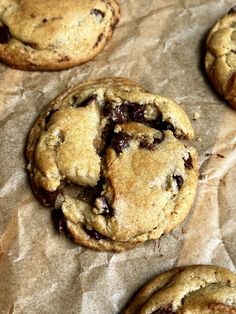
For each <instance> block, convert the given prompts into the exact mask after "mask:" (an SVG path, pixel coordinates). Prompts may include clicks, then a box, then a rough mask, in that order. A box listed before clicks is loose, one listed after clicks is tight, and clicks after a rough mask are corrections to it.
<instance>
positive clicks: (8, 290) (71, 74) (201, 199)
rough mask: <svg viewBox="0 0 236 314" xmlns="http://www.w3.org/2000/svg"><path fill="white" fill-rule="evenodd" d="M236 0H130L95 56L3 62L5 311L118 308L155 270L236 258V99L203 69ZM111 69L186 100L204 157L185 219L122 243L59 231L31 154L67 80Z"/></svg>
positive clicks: (0, 303) (1, 258)
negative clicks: (82, 60)
mask: <svg viewBox="0 0 236 314" xmlns="http://www.w3.org/2000/svg"><path fill="white" fill-rule="evenodd" d="M233 5H235V1H227V0H224V1H223V0H222V1H220V0H211V1H209V0H198V1H197V0H159V1H157V0H125V1H122V3H121V12H122V17H121V21H120V23H119V24H118V27H117V29H116V31H115V33H114V36H113V39H112V41H111V42H110V43H109V44H108V45H107V47H106V48H105V50H104V51H103V52H102V53H100V54H99V55H98V56H97V57H96V58H95V59H94V60H92V61H90V62H88V63H86V64H84V65H82V66H79V67H76V68H73V69H71V70H67V71H62V72H51V73H48V72H34V73H32V72H23V71H18V70H13V69H10V68H8V67H7V66H4V65H2V64H0V95H1V97H0V118H1V122H0V134H1V136H0V169H1V176H0V183H1V190H0V197H1V200H0V215H1V220H0V313H17V314H19V313H22V314H23V313H24V314H25V313H27V314H30V313H40V314H42V313H50V314H51V313H57V314H60V313H61V314H62V313H63V314H64V313H81V314H90V313H99V314H100V313H102V314H104V313H119V311H120V310H121V309H122V307H123V306H124V305H125V304H126V302H127V301H128V300H129V298H130V297H131V296H132V294H133V293H134V292H135V291H136V290H137V289H138V288H139V287H140V286H141V285H142V284H143V283H144V282H146V281H147V280H149V279H150V278H151V277H153V276H155V275H156V274H158V273H160V272H162V271H164V270H166V269H169V268H171V267H173V266H177V265H187V264H198V263H203V264H215V265H220V266H225V267H227V268H229V269H231V270H235V266H236V202H235V196H236V178H235V174H236V127H235V126H236V111H233V110H232V109H231V108H230V107H229V106H227V105H226V103H225V102H224V100H223V99H221V98H220V97H218V96H217V94H216V93H215V91H214V90H213V88H212V87H211V86H210V85H209V83H208V80H207V79H206V78H205V72H204V69H203V53H204V47H203V44H204V39H205V36H206V33H207V32H208V30H209V29H210V28H211V26H212V25H213V24H214V23H215V22H216V20H217V19H218V18H219V17H221V16H222V15H224V14H225V13H226V12H227V11H228V10H229V9H230V8H231V7H232V6H233ZM109 76H122V77H128V78H130V79H133V80H135V81H137V82H138V83H139V84H141V85H142V86H144V88H146V89H147V90H150V91H152V92H156V93H159V94H161V95H165V96H167V97H170V98H172V99H174V100H175V101H177V102H178V103H180V104H181V105H182V106H183V107H184V109H185V110H186V112H187V113H188V115H189V117H190V118H191V120H192V123H193V126H194V129H195V132H196V138H195V140H194V141H193V145H194V146H195V147H196V148H197V150H198V152H199V163H200V178H199V188H198V194H197V197H196V202H195V205H194V206H193V208H192V210H191V212H190V214H189V215H188V218H187V219H186V220H185V222H184V223H183V224H182V225H181V226H179V227H178V228H177V229H175V230H174V231H173V232H172V233H170V234H169V235H167V236H162V237H161V239H160V240H158V241H151V242H148V243H146V244H144V245H142V246H140V247H137V248H135V249H133V250H130V251H127V252H125V253H120V254H118V253H106V252H96V251H92V250H89V249H86V248H82V247H80V246H78V245H75V244H74V243H73V242H71V241H70V240H69V239H67V238H66V237H65V236H59V235H58V234H57V233H56V232H55V230H54V228H53V224H52V221H51V217H50V212H49V210H48V209H47V208H44V207H43V206H41V205H40V204H39V203H38V202H37V201H36V200H35V198H34V196H33V195H32V192H31V189H30V186H29V183H28V180H27V175H26V171H25V164H26V163H25V159H24V146H25V141H26V137H27V134H28V132H29V129H30V127H31V125H32V123H33V122H34V120H35V118H36V116H37V115H38V113H39V112H40V111H41V109H42V108H43V107H44V106H45V105H47V103H48V102H49V101H50V100H51V99H53V98H54V97H55V96H56V95H58V94H59V93H61V92H63V91H64V90H65V89H66V88H67V87H68V86H71V85H74V84H76V83H79V82H82V81H84V80H87V79H96V78H101V77H109ZM196 113H197V115H196ZM198 115H200V118H199V119H197V120H196V119H195V121H194V118H196V117H197V116H198Z"/></svg>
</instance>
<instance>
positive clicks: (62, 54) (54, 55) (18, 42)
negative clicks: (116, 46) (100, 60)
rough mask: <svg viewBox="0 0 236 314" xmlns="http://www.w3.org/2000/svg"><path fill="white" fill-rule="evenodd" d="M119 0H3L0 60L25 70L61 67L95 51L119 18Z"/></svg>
mask: <svg viewBox="0 0 236 314" xmlns="http://www.w3.org/2000/svg"><path fill="white" fill-rule="evenodd" d="M119 16H120V13H119V5H118V2H117V0H66V1H57V0H40V1H39V0H20V1H18V0H4V1H1V3H0V60H2V61H3V62H4V63H6V64H8V65H10V66H12V67H14V68H18V69H23V70H61V69H67V68H70V67H73V66H76V65H78V64H81V63H84V62H86V61H88V60H90V59H92V58H93V57H94V56H96V55H97V54H98V53H99V52H100V51H101V50H102V49H103V48H104V46H105V44H106V42H107V41H108V40H109V39H110V38H111V36H112V33H113V30H114V28H115V25H116V23H117V22H118V20H119Z"/></svg>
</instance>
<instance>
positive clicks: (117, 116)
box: [103, 102, 129, 123]
mask: <svg viewBox="0 0 236 314" xmlns="http://www.w3.org/2000/svg"><path fill="white" fill-rule="evenodd" d="M103 112H104V114H105V115H106V116H109V117H110V121H111V122H114V123H124V122H127V121H128V119H129V115H128V108H127V106H126V105H120V106H115V107H113V106H112V103H111V102H107V103H106V104H105V106H104V109H103Z"/></svg>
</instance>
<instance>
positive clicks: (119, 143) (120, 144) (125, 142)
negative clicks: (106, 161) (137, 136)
mask: <svg viewBox="0 0 236 314" xmlns="http://www.w3.org/2000/svg"><path fill="white" fill-rule="evenodd" d="M130 139H131V136H130V135H128V134H126V133H119V134H118V135H117V136H116V137H115V138H114V139H113V141H112V147H113V148H114V150H115V151H116V153H117V154H120V153H121V152H122V150H123V149H124V148H127V147H129V140H130Z"/></svg>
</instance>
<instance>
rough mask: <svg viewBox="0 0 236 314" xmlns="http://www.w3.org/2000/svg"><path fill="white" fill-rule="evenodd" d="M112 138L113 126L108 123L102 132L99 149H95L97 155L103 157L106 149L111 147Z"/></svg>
mask: <svg viewBox="0 0 236 314" xmlns="http://www.w3.org/2000/svg"><path fill="white" fill-rule="evenodd" d="M113 136H114V124H113V123H108V124H106V125H105V127H104V128H103V130H102V142H101V144H100V147H98V148H97V154H98V155H99V156H103V155H104V154H105V152H106V149H107V147H109V146H110V145H111V142H112V139H113Z"/></svg>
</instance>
